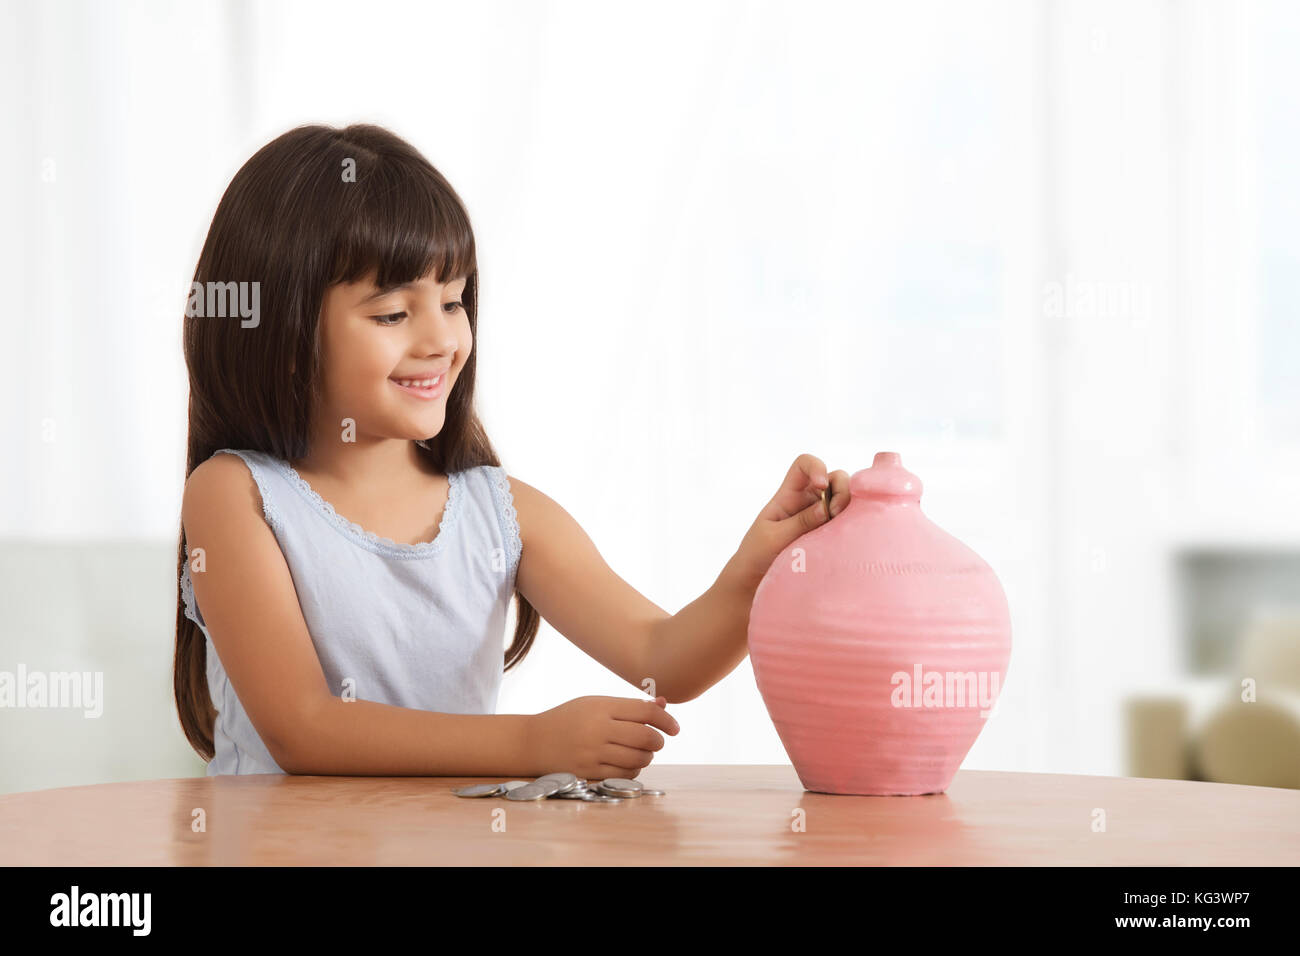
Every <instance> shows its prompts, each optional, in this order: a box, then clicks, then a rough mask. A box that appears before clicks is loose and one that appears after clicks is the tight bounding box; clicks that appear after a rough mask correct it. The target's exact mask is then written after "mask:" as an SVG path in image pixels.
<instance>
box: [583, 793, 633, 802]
mask: <svg viewBox="0 0 1300 956" xmlns="http://www.w3.org/2000/svg"><path fill="white" fill-rule="evenodd" d="M581 799H583V800H585V801H587V803H622V802H623V798H622V797H612V796H608V795H607V794H603V793H586V794H584V795H583V796H582V798H581Z"/></svg>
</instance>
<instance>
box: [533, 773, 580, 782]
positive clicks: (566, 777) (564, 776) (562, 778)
mask: <svg viewBox="0 0 1300 956" xmlns="http://www.w3.org/2000/svg"><path fill="white" fill-rule="evenodd" d="M577 779H578V776H577V774H572V773H568V772H564V771H561V772H556V773H544V774H542V775H541V776H540V777H538V778H537V779H536V780H534V781H533V782H534V783H541V782H542V781H543V780H558V781H559V782H560V783H573V782H575V781H576V780H577Z"/></svg>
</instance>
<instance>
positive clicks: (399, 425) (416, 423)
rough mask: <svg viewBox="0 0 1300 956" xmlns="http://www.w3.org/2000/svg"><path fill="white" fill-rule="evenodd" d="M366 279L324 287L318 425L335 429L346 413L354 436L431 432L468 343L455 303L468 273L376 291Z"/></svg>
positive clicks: (438, 426) (438, 427) (439, 422)
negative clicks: (321, 404)
mask: <svg viewBox="0 0 1300 956" xmlns="http://www.w3.org/2000/svg"><path fill="white" fill-rule="evenodd" d="M373 278H374V274H373V273H372V274H371V275H370V276H368V277H367V278H365V279H363V280H361V281H360V282H354V283H344V284H340V285H335V286H331V287H330V288H329V289H328V290H327V291H326V293H325V302H324V306H323V308H322V311H321V332H320V334H321V351H322V353H323V354H322V359H323V361H324V366H325V367H324V369H323V381H324V404H325V408H324V409H323V412H324V415H325V418H324V420H323V422H322V427H323V428H324V429H325V430H327V431H328V430H329V429H330V428H331V427H334V428H337V429H338V431H339V433H342V431H343V425H342V420H343V419H344V418H351V419H353V420H355V422H356V432H357V436H358V437H360V436H361V434H362V433H364V434H367V435H370V436H373V437H376V438H405V439H411V440H418V439H423V438H432V437H433V436H434V435H436V434H438V433H439V432H440V431H442V426H443V424H444V422H445V418H446V413H447V395H448V394H449V393H450V392H451V390H452V388H453V387H455V384H456V379H457V378H458V377H459V375H460V371H461V369H463V368H464V367H465V362H466V361H467V360H468V359H469V353H470V349H471V347H472V346H473V344H474V343H473V336H472V335H471V334H470V328H469V313H467V312H466V311H465V307H464V305H462V304H461V296H462V295H463V293H464V291H465V284H466V282H467V279H464V278H462V279H454V280H452V281H450V282H448V283H447V284H446V285H442V286H440V285H438V284H437V282H436V280H435V279H434V278H433V277H432V276H426V277H425V278H423V279H420V280H418V281H416V282H413V283H410V284H408V285H405V286H399V287H397V288H395V289H388V290H383V289H378V288H377V287H376V286H375V285H374V283H373V281H372V280H373ZM431 380H436V381H432V383H431ZM402 383H405V384H402Z"/></svg>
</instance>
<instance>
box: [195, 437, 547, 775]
mask: <svg viewBox="0 0 1300 956" xmlns="http://www.w3.org/2000/svg"><path fill="white" fill-rule="evenodd" d="M181 519H182V522H183V524H184V527H185V540H186V544H187V546H188V548H189V551H190V554H191V555H193V553H194V549H195V548H202V549H203V551H204V570H203V571H201V572H195V571H194V570H193V567H192V566H191V571H190V577H191V579H192V582H193V586H194V594H195V597H196V599H197V600H198V604H199V607H200V608H202V610H203V620H204V623H205V624H206V626H207V629H208V634H209V635H210V636H211V638H212V643H213V646H214V647H216V649H217V653H218V655H220V657H221V663H222V664H223V665H224V667H225V669H226V674H227V675H228V676H229V678H230V682H231V685H232V686H233V687H234V689H235V693H236V694H237V695H238V696H239V700H240V703H242V704H243V706H244V710H245V711H246V712H247V714H248V718H249V720H251V721H252V723H253V727H254V728H255V729H256V730H257V732H258V734H259V736H261V738H262V741H263V742H264V743H265V744H266V748H267V750H268V751H270V754H271V756H272V757H273V758H274V759H275V762H276V763H277V764H279V766H280V768H281V769H283V770H285V771H286V772H288V773H297V774H342V775H357V776H364V775H380V776H403V775H416V776H454V777H461V776H464V777H479V776H486V777H492V776H499V777H511V776H519V777H526V776H536V775H538V774H539V773H548V772H550V771H551V770H553V769H554V768H551V767H548V768H546V769H538V766H537V764H536V762H537V758H538V754H537V753H535V752H534V751H533V749H532V742H531V740H530V732H531V731H532V729H533V723H534V722H535V721H536V719H537V717H536V715H524V714H441V713H433V712H430V711H425V710H416V709H413V708H408V707H394V706H391V705H388V704H380V703H376V702H373V701H363V700H353V701H345V700H343V699H342V698H340V697H336V696H335V695H333V694H332V693H331V692H330V689H329V687H328V685H327V683H326V680H325V675H324V672H323V671H322V670H321V666H320V659H319V658H318V657H317V655H316V648H315V646H314V645H313V644H312V640H311V635H310V633H309V632H308V630H307V623H306V621H305V620H304V619H303V616H302V609H301V607H300V606H299V604H298V596H297V593H296V591H295V590H294V586H293V578H292V576H291V575H290V573H289V568H288V565H287V564H286V563H285V560H284V554H283V552H281V550H280V546H279V544H278V542H277V541H276V539H275V534H274V532H272V530H271V528H270V526H269V525H267V523H266V520H265V518H264V517H263V515H262V505H261V497H260V494H259V492H258V489H257V484H256V482H255V481H254V480H253V476H252V475H251V474H250V472H249V471H248V468H247V466H246V465H245V464H244V462H243V461H242V460H241V459H239V458H238V457H237V456H235V455H228V454H223V455H214V456H212V457H211V458H210V459H208V460H207V461H205V462H203V463H202V464H200V465H199V466H198V467H197V468H195V469H194V471H193V472H192V473H191V475H190V477H189V480H188V481H187V482H186V483H185V494H184V500H183V503H182V507H181Z"/></svg>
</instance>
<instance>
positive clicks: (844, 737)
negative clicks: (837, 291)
mask: <svg viewBox="0 0 1300 956" xmlns="http://www.w3.org/2000/svg"><path fill="white" fill-rule="evenodd" d="M851 486H852V490H853V497H852V499H851V501H850V503H849V505H848V507H847V508H845V510H844V511H842V512H841V513H839V514H838V515H836V516H835V517H834V518H833V519H831V520H830V521H829V522H827V523H826V524H823V525H822V526H821V527H819V528H817V529H816V530H814V531H811V532H809V533H808V534H806V535H803V536H802V537H800V538H799V539H798V540H797V541H795V542H794V543H793V544H792V545H791V546H790V547H788V548H786V550H785V551H784V552H782V553H781V554H780V555H779V556H778V557H777V558H776V560H775V561H773V563H772V566H771V568H769V569H768V572H767V574H766V576H765V577H764V578H763V581H762V583H761V584H760V585H759V587H758V589H757V591H756V593H755V596H754V603H753V607H752V609H751V611H750V617H749V653H750V660H751V663H752V665H753V669H754V677H755V680H756V681H757V683H758V689H759V692H760V693H761V694H762V696H763V701H764V703H765V704H766V706H767V712H768V714H769V715H770V716H771V718H772V722H773V723H774V724H775V725H776V730H777V733H778V734H779V735H780V737H781V742H782V743H783V744H784V745H785V749H786V753H787V754H788V755H789V757H790V760H791V762H792V763H793V764H794V767H795V771H796V772H797V773H798V775H799V779H800V781H801V782H802V783H803V785H804V787H805V788H806V789H808V790H813V791H819V792H823V793H852V794H922V793H938V792H942V791H943V790H946V789H947V787H948V785H949V784H950V783H951V782H952V778H953V776H954V775H955V774H956V772H957V768H958V767H959V766H960V765H961V762H962V760H963V759H964V758H965V756H966V754H967V753H968V752H969V751H970V748H971V746H972V745H973V744H974V743H975V738H976V737H978V736H979V733H980V730H981V729H982V728H983V726H984V723H985V721H986V719H987V717H988V711H989V710H990V709H991V707H992V705H993V701H994V700H995V699H996V696H997V693H998V691H999V690H1000V689H1001V687H1002V685H1003V684H1004V683H1005V678H1006V670H1007V664H1008V662H1009V660H1010V655H1011V621H1010V613H1009V610H1008V607H1007V601H1006V596H1005V594H1004V593H1003V591H1002V586H1001V584H1000V583H999V582H998V579H997V576H996V575H995V574H994V573H993V570H992V568H990V567H989V566H988V564H987V563H985V562H984V561H983V559H981V558H980V557H979V555H977V554H976V553H975V552H974V551H972V550H971V549H970V548H968V547H967V546H966V545H964V544H962V543H961V542H960V541H958V540H957V539H956V538H954V537H953V536H952V535H950V534H948V533H947V532H945V531H944V530H942V529H941V528H939V527H938V526H937V525H935V524H934V523H933V522H932V521H930V519H929V518H927V517H926V516H925V515H924V514H922V513H921V508H920V492H921V483H920V481H919V480H918V479H917V478H916V476H914V475H912V474H911V473H910V472H907V471H906V470H904V469H903V467H902V464H901V462H900V461H899V458H898V455H897V454H895V453H893V452H880V453H879V454H877V455H876V458H875V461H874V463H873V464H872V467H871V468H868V469H865V470H863V471H859V472H857V473H856V474H855V475H854V476H853V478H852V481H851ZM918 668H919V671H918ZM932 673H937V674H939V675H940V676H941V678H942V680H943V683H944V689H946V690H947V691H948V693H947V694H946V695H945V694H944V693H943V692H942V691H941V692H940V693H939V696H938V697H937V698H936V697H935V696H934V694H935V692H934V690H933V689H931V690H930V696H928V697H927V696H926V695H925V691H926V677H927V676H928V675H930V674H932ZM899 675H906V680H904V679H903V678H902V677H900V676H899ZM918 677H920V678H921V679H920V680H919V681H918V680H917V678H918ZM930 679H931V680H933V679H934V678H933V677H931V678H930ZM972 680H973V683H972ZM981 681H982V682H983V683H982V685H981ZM918 684H919V685H920V686H916V685H918ZM958 690H960V693H957V694H954V693H953V692H955V691H958ZM971 691H974V693H970V692H971ZM936 699H937V701H938V702H939V703H941V704H942V706H930V705H928V704H933V703H935V701H936Z"/></svg>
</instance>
